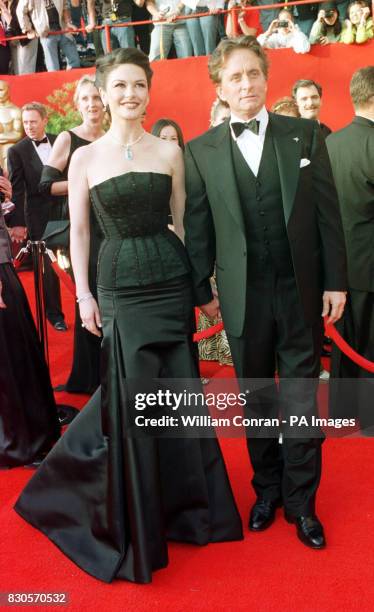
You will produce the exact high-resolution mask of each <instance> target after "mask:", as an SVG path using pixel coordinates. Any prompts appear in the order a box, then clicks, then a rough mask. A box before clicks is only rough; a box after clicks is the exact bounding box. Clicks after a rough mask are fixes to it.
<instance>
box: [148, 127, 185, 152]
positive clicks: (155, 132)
mask: <svg viewBox="0 0 374 612" xmlns="http://www.w3.org/2000/svg"><path fill="white" fill-rule="evenodd" d="M168 125H171V126H172V127H173V128H174V129H175V131H176V133H177V136H178V144H179V146H180V148H181V149H182V151H184V138H183V134H182V130H181V128H180V126H179V125H178V123H176V122H175V121H173V120H172V119H159V120H158V121H156V123H154V124H153V126H152V129H151V134H153V136H158V137H160V134H161V132H162V130H163V129H164V127H167V126H168Z"/></svg>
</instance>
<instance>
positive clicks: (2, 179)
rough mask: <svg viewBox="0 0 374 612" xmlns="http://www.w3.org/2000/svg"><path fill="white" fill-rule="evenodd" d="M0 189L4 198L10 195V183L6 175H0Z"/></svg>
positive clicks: (9, 197)
mask: <svg viewBox="0 0 374 612" xmlns="http://www.w3.org/2000/svg"><path fill="white" fill-rule="evenodd" d="M0 191H1V192H2V193H3V194H4V196H5V199H6V200H10V199H11V197H12V184H11V182H10V181H9V179H8V178H7V177H6V176H0Z"/></svg>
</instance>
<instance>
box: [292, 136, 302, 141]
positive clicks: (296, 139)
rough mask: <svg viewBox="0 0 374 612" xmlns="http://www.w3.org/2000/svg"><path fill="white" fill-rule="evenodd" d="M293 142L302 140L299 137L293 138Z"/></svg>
mask: <svg viewBox="0 0 374 612" xmlns="http://www.w3.org/2000/svg"><path fill="white" fill-rule="evenodd" d="M292 140H294V141H295V142H299V140H300V138H298V137H297V136H296V137H295V138H293V139H292Z"/></svg>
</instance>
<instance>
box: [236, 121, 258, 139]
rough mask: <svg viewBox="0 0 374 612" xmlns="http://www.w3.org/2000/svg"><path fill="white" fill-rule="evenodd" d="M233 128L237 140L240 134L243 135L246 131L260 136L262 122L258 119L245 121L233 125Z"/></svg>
mask: <svg viewBox="0 0 374 612" xmlns="http://www.w3.org/2000/svg"><path fill="white" fill-rule="evenodd" d="M231 127H232V129H233V132H234V134H235V136H236V138H238V137H239V136H240V134H243V132H244V130H251V132H253V133H254V134H256V135H257V136H258V130H259V127H260V122H259V121H257V120H256V119H251V121H245V122H244V123H239V122H238V123H232V124H231Z"/></svg>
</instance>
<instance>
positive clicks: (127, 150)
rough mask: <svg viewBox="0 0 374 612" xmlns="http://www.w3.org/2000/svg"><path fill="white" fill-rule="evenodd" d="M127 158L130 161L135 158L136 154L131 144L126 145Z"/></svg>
mask: <svg viewBox="0 0 374 612" xmlns="http://www.w3.org/2000/svg"><path fill="white" fill-rule="evenodd" d="M125 159H127V160H128V161H132V160H133V159H134V154H133V152H132V150H131V146H130V145H127V146H126V147H125Z"/></svg>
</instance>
